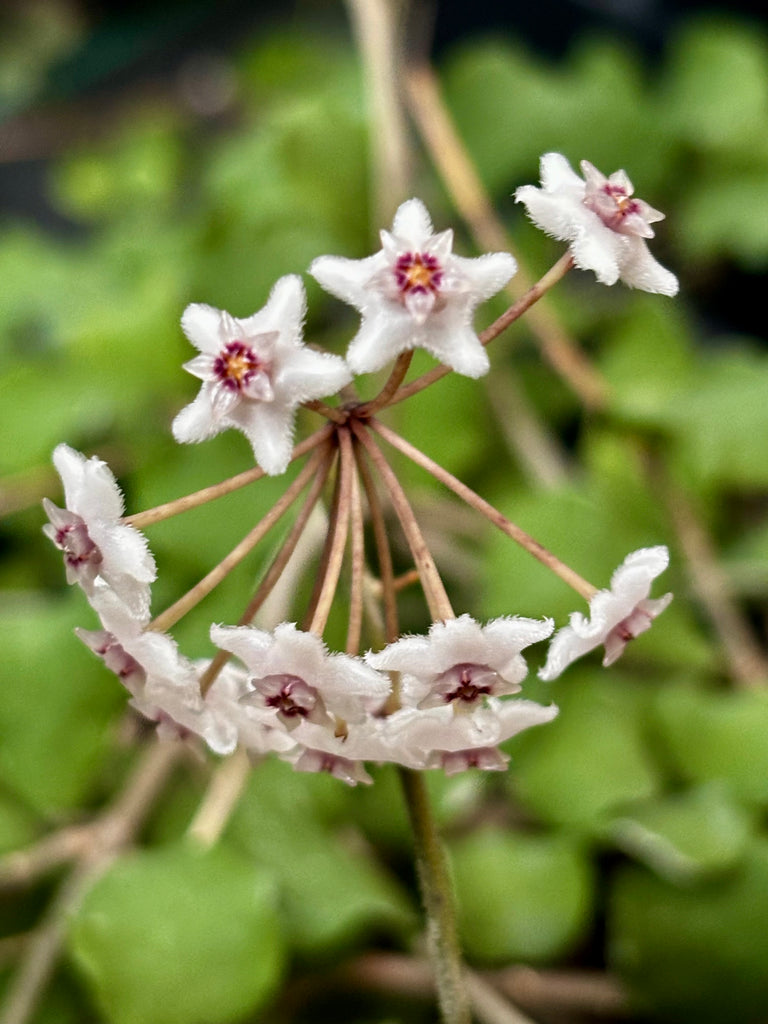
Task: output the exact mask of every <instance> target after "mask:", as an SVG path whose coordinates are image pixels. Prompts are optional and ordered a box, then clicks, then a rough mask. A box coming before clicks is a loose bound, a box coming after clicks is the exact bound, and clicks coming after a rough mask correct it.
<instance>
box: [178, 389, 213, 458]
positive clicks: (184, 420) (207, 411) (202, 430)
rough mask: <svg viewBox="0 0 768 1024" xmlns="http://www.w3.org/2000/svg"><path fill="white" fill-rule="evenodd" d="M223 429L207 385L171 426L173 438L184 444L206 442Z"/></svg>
mask: <svg viewBox="0 0 768 1024" xmlns="http://www.w3.org/2000/svg"><path fill="white" fill-rule="evenodd" d="M222 429H223V427H222V424H221V423H220V422H219V421H218V420H217V419H216V417H215V416H214V414H213V408H212V406H211V399H210V396H209V393H208V390H207V389H206V387H205V385H203V387H202V388H201V389H200V391H199V393H198V395H197V398H195V400H194V401H193V402H191V403H190V404H189V405H187V406H185V407H184V408H183V409H182V410H181V412H180V413H179V414H178V415H177V416H176V418H175V419H174V421H173V423H172V424H171V430H172V432H173V436H174V437H175V438H176V440H177V441H180V442H181V443H182V444H191V443H194V442H195V441H205V440H206V439H207V438H209V437H213V436H214V434H218V433H219V432H220V431H221V430H222Z"/></svg>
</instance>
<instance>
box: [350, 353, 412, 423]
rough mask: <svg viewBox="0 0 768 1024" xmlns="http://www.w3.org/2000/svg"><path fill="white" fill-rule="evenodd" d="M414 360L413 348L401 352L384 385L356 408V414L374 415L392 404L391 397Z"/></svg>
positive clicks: (360, 415)
mask: <svg viewBox="0 0 768 1024" xmlns="http://www.w3.org/2000/svg"><path fill="white" fill-rule="evenodd" d="M412 360H413V349H409V350H408V351H407V352H401V353H400V355H399V356H398V357H397V359H396V360H395V365H394V366H393V367H392V372H391V373H390V375H389V378H388V379H387V381H386V383H385V384H384V387H383V388H382V389H381V391H380V392H379V393H378V395H376V397H375V398H372V399H371V400H370V402H364V403H363V404H362V405H360V406H358V408H357V409H355V415H356V416H359V417H362V416H373V414H374V413H375V412H378V411H379V409H383V408H385V406H387V405H389V404H390V399H391V398H392V396H393V395H394V394H395V392H396V391H397V389H398V388H399V387H400V385H401V384H402V383H403V381H404V380H405V375H406V373H408V367H409V366H410V365H411V362H412Z"/></svg>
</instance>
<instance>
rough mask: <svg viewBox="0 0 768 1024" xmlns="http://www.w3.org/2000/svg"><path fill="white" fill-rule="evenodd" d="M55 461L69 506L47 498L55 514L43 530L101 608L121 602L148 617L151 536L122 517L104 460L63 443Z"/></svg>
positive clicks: (70, 576)
mask: <svg viewBox="0 0 768 1024" xmlns="http://www.w3.org/2000/svg"><path fill="white" fill-rule="evenodd" d="M53 463H54V465H55V466H56V469H57V470H58V472H59V476H60V477H61V480H62V483H63V484H64V497H65V503H66V508H63V509H61V508H59V507H58V506H57V505H54V504H53V502H52V501H49V500H48V498H43V508H44V509H45V512H46V514H47V516H48V518H49V519H50V522H49V523H46V525H45V526H44V527H43V532H44V533H45V535H46V536H47V537H49V538H50V539H51V540H52V541H53V543H54V544H55V545H56V547H57V548H59V549H60V550H61V551H62V552H63V553H64V565H65V567H66V572H67V582H69V583H79V584H80V586H81V587H82V588H83V590H84V591H85V594H86V596H87V597H88V600H89V601H90V603H91V605H92V606H93V607H94V608H95V609H96V611H102V610H103V609H105V608H106V607H108V606H109V607H113V608H119V607H121V608H122V609H123V610H124V612H125V614H127V615H128V616H129V617H133V618H135V619H136V621H137V622H138V623H142V624H143V623H146V622H147V621H148V619H149V604H150V589H149V584H150V583H151V582H152V580H154V579H155V576H156V570H155V561H154V559H153V557H152V555H151V553H150V551H149V548H148V546H147V542H146V539H145V538H144V536H143V535H142V534H141V533H139V531H138V530H135V529H134V528H133V527H132V526H128V525H127V524H125V523H121V522H120V517H121V516H122V514H123V496H122V494H121V492H120V488H119V487H118V486H117V482H116V481H115V478H114V476H113V475H112V472H111V471H110V469H109V467H108V466H107V464H106V463H105V462H103V461H102V460H101V459H99V458H96V456H93V457H92V458H90V459H86V457H85V456H84V455H82V454H81V453H80V452H77V451H75V450H74V448H70V447H69V446H68V445H66V444H60V445H58V446H57V447H56V449H55V450H54V453H53Z"/></svg>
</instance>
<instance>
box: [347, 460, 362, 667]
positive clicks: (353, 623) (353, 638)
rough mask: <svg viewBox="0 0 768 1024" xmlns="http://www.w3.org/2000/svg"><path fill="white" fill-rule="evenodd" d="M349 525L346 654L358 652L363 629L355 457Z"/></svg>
mask: <svg viewBox="0 0 768 1024" xmlns="http://www.w3.org/2000/svg"><path fill="white" fill-rule="evenodd" d="M350 497H351V509H350V520H349V521H350V527H351V540H352V545H351V546H352V557H351V560H350V584H349V625H348V627H347V642H346V646H345V648H344V649H345V651H346V653H347V654H359V653H360V640H361V636H362V631H363V607H364V603H365V602H364V594H365V536H364V533H363V529H364V522H363V502H362V495H361V494H360V480H359V477H358V475H357V459H355V458H354V455H353V459H352V470H351V495H350Z"/></svg>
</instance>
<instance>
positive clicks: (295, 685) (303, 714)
mask: <svg viewBox="0 0 768 1024" xmlns="http://www.w3.org/2000/svg"><path fill="white" fill-rule="evenodd" d="M211 639H212V640H213V642H214V643H215V644H216V645H217V646H218V647H221V648H222V649H223V650H225V651H231V652H232V653H233V654H236V655H237V656H238V658H240V660H241V661H242V662H243V664H244V665H245V666H246V668H247V670H248V676H249V679H248V681H249V686H250V692H249V693H248V694H247V695H246V696H244V697H243V698H242V700H243V702H246V703H248V704H249V705H251V706H252V707H254V708H258V709H260V711H261V712H262V717H263V719H264V720H265V721H266V722H268V723H271V724H273V725H276V724H277V722H280V723H282V726H283V727H284V728H287V729H289V730H292V729H295V728H297V727H298V726H299V725H300V724H301V723H302V722H305V721H306V722H312V723H315V724H317V725H320V726H322V727H324V728H330V729H331V731H333V729H334V728H335V725H336V719H337V718H339V719H343V720H344V721H348V722H359V721H362V720H364V719H365V717H366V716H367V715H368V714H371V713H373V712H376V711H378V710H379V709H380V708H381V706H382V705H383V703H384V701H385V700H386V699H387V696H388V695H389V691H390V683H389V680H388V679H387V677H386V676H383V675H381V674H380V673H379V672H376V671H374V670H373V669H372V668H369V667H368V666H367V665H366V664H364V663H363V661H361V660H360V659H359V658H353V657H350V656H349V655H346V654H328V651H327V650H326V647H325V644H324V643H323V641H322V640H321V639H320V637H319V636H316V635H315V634H314V633H305V632H302V631H301V630H299V629H297V628H296V626H295V625H294V624H293V623H291V622H283V623H281V624H280V625H279V626H278V627H277V628H276V629H275V631H274V633H267V632H264V631H263V630H261V629H257V628H256V627H255V626H212V627H211Z"/></svg>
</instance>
